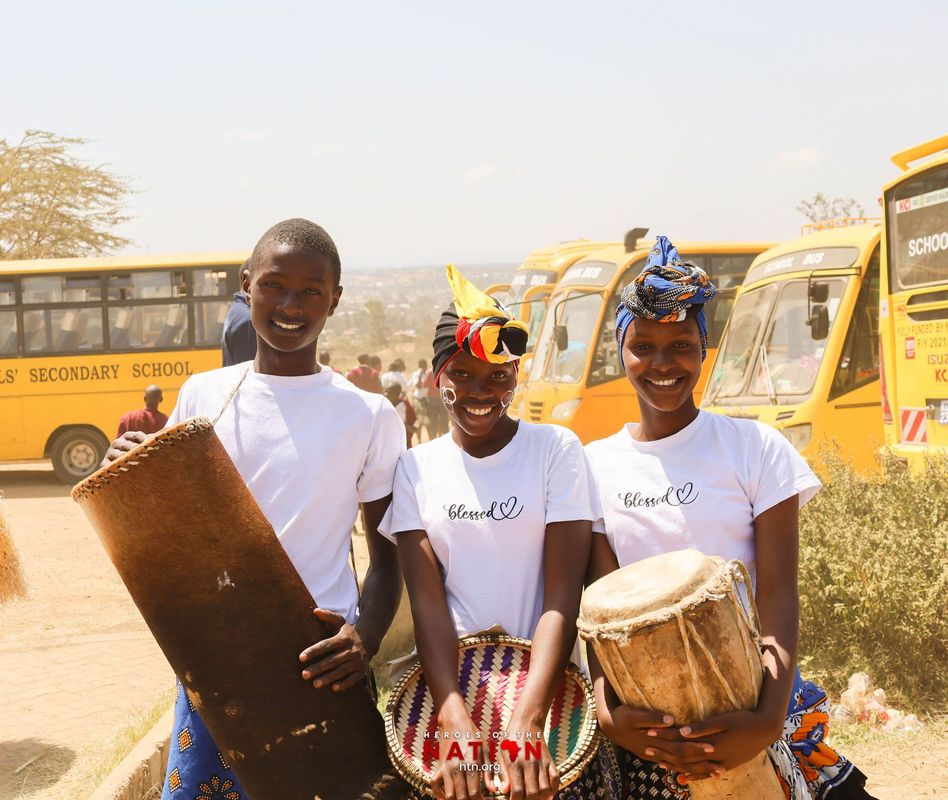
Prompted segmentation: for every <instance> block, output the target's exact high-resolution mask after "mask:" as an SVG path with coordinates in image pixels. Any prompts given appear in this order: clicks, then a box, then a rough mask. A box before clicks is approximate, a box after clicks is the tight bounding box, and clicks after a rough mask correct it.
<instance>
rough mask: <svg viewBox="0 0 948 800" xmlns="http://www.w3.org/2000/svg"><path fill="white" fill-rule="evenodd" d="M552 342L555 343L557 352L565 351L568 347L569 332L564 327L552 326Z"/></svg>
mask: <svg viewBox="0 0 948 800" xmlns="http://www.w3.org/2000/svg"><path fill="white" fill-rule="evenodd" d="M553 341H555V342H556V349H557V350H565V349H566V348H567V347H569V331H568V330H567V329H566V326H565V325H554V326H553Z"/></svg>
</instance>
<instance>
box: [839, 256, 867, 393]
mask: <svg viewBox="0 0 948 800" xmlns="http://www.w3.org/2000/svg"><path fill="white" fill-rule="evenodd" d="M878 378H879V248H878V247H876V251H875V252H874V253H873V254H872V258H870V259H869V264H868V266H867V268H866V277H865V278H864V279H863V282H862V286H861V287H860V289H859V296H858V297H857V298H856V306H855V308H854V309H853V315H852V319H850V321H849V330H848V331H847V332H846V341H845V342H844V343H843V352H842V353H841V354H840V358H839V364H837V365H836V374H835V375H833V386H832V388H831V389H830V397H829V399H830V400H834V399H836V398H837V397H839V396H840V395H843V394H845V393H846V392H851V391H852V390H853V389H856V388H858V387H860V386H863V385H865V384H867V383H869V382H870V381H874V380H877V379H878Z"/></svg>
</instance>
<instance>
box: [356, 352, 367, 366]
mask: <svg viewBox="0 0 948 800" xmlns="http://www.w3.org/2000/svg"><path fill="white" fill-rule="evenodd" d="M356 361H358V362H359V363H360V364H368V363H369V354H368V353H359V355H357V356H356Z"/></svg>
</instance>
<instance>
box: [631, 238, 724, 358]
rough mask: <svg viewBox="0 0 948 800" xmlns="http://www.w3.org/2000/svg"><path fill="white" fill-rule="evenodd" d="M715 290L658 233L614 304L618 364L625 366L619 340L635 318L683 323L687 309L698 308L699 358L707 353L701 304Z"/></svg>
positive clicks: (705, 327) (704, 277)
mask: <svg viewBox="0 0 948 800" xmlns="http://www.w3.org/2000/svg"><path fill="white" fill-rule="evenodd" d="M717 291H718V290H717V289H716V288H715V286H714V284H713V283H711V280H710V279H709V278H708V273H706V272H705V271H704V270H703V269H701V267H699V266H698V265H697V264H693V263H691V262H690V261H682V260H681V258H679V256H678V248H677V247H675V245H673V244H672V243H671V241H669V239H668V237H667V236H659V237H658V238H657V239H656V240H655V246H654V247H653V248H652V250H651V252H650V253H649V254H648V260H647V261H646V262H645V268H644V269H643V270H642V272H641V273H640V274H639V276H638V277H637V278H636V279H635V280H634V281H632V283H630V284H629V285H628V286H626V287H625V289H623V290H622V299H621V300H620V301H619V305H618V306H616V342H618V344H619V363H620V364H622V366H623V368H624V367H625V361H624V359H623V357H622V343H623V342H624V341H625V334H626V332H627V331H628V329H629V323H630V322H632V320H633V319H635V318H636V317H642V318H643V319H652V320H656V321H657V322H683V321H684V319H685V317H686V315H687V313H688V309H689V308H695V307H697V309H698V312H697V314H695V321H696V322H697V323H698V331H699V333H700V334H701V360H702V361H704V359H705V357H706V356H707V354H708V321H707V318H706V317H705V313H704V304H705V303H707V302H708V301H709V300H711V299H712V298H713V297H714V295H715V294H717Z"/></svg>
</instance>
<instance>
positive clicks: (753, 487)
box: [586, 411, 820, 577]
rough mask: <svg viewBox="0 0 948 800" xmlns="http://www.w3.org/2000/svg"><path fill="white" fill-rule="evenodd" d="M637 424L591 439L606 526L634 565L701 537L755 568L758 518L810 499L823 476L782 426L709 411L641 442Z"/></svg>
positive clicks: (602, 528)
mask: <svg viewBox="0 0 948 800" xmlns="http://www.w3.org/2000/svg"><path fill="white" fill-rule="evenodd" d="M636 428H637V424H634V423H630V424H629V425H626V426H625V427H623V428H622V429H621V430H620V431H619V432H618V433H615V434H613V435H612V436H609V437H607V438H605V439H600V440H599V441H597V442H592V443H590V444H588V445H587V446H586V454H587V456H588V457H589V463H590V466H591V468H592V471H593V475H594V476H595V478H596V483H597V484H598V486H599V497H600V500H601V503H602V510H603V519H600V520H598V521H597V522H596V523H594V525H593V530H594V531H596V532H599V533H602V532H605V534H606V536H607V538H608V539H609V544H610V545H611V546H612V549H613V551H614V552H615V554H616V557H617V558H618V561H619V566H625V565H626V564H631V563H633V562H635V561H639V560H641V559H643V558H648V557H649V556H653V555H658V554H660V553H667V552H669V551H672V550H681V549H683V548H686V547H694V548H695V549H697V550H700V551H701V552H703V553H706V554H707V555H711V556H720V557H721V558H724V559H727V560H730V559H734V558H736V559H740V560H741V561H743V562H744V565H745V566H746V567H747V569H748V572H750V574H751V576H752V577H753V576H754V574H755V563H756V562H755V555H754V554H755V550H754V519H755V518H756V517H757V516H759V515H760V514H762V513H763V512H764V511H766V510H767V509H768V508H772V507H773V506H775V505H777V503H780V502H781V501H783V500H786V499H787V498H788V497H792V496H793V495H795V494H798V495H799V496H800V505H801V506H802V505H803V504H804V503H806V502H807V501H808V500H809V499H810V498H812V497H813V495H815V494H816V493H817V492H818V491H819V489H820V482H819V480H818V479H817V477H816V475H814V474H813V471H812V470H811V469H810V468H809V466H807V463H806V462H805V461H804V460H803V458H802V457H801V456H800V454H799V453H797V451H796V450H795V449H794V447H793V445H791V444H790V442H788V441H787V439H786V438H784V436H783V435H782V434H781V433H780V432H779V431H777V430H775V429H774V428H771V427H769V426H767V425H762V424H760V423H759V422H756V421H754V420H748V419H732V418H731V417H725V416H721V415H718V414H711V413H709V412H707V411H699V412H698V416H697V418H696V419H695V420H694V421H693V422H692V423H691V424H690V425H688V426H687V427H686V428H684V429H683V430H680V431H679V432H678V433H676V434H674V435H672V436H669V437H667V438H665V439H659V440H656V441H652V442H639V441H636V440H635V439H633V438H632V433H633V432H634V431H635V429H636Z"/></svg>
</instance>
